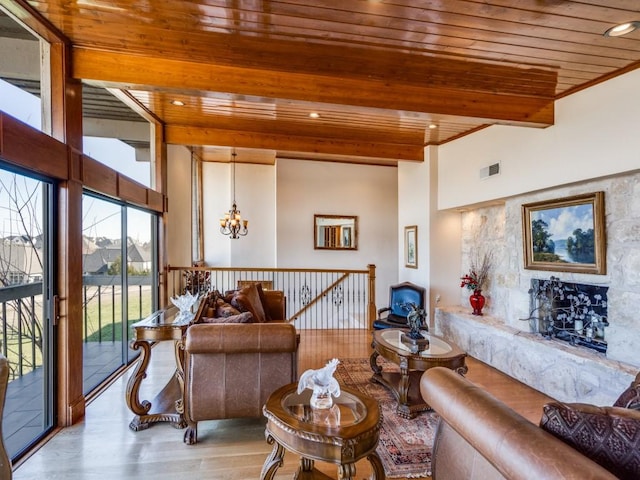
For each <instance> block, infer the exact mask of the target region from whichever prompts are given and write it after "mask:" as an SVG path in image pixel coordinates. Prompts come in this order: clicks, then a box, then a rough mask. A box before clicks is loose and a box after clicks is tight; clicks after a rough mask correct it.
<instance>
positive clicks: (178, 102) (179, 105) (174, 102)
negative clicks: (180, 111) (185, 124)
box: [171, 100, 184, 107]
mask: <svg viewBox="0 0 640 480" xmlns="http://www.w3.org/2000/svg"><path fill="white" fill-rule="evenodd" d="M171 103H172V104H173V105H175V106H176V107H184V102H183V101H182V100H171Z"/></svg>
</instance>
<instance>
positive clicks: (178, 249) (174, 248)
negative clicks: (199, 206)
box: [167, 145, 192, 267]
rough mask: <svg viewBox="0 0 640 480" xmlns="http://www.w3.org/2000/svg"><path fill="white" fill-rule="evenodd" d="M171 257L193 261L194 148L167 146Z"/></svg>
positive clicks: (173, 260) (171, 259)
mask: <svg viewBox="0 0 640 480" xmlns="http://www.w3.org/2000/svg"><path fill="white" fill-rule="evenodd" d="M167 197H168V198H169V209H168V212H167V224H168V228H167V260H168V262H169V265H173V266H180V267H183V266H189V265H191V260H192V256H191V152H189V150H188V149H187V148H185V147H182V146H177V145H168V146H167Z"/></svg>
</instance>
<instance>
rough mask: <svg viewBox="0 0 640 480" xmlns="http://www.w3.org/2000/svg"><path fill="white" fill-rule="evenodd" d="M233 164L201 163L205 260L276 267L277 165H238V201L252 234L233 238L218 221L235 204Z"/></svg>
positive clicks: (211, 264)
mask: <svg viewBox="0 0 640 480" xmlns="http://www.w3.org/2000/svg"><path fill="white" fill-rule="evenodd" d="M232 183H233V182H232V168H231V165H230V164H225V163H214V162H205V163H204V164H203V166H202V185H203V195H202V197H203V198H202V202H203V226H202V228H203V232H204V260H205V263H206V264H207V265H209V266H221V267H227V266H233V267H275V266H276V263H275V242H276V236H275V231H276V230H275V218H276V211H275V168H274V166H273V165H254V164H244V163H238V164H236V204H237V207H238V210H240V214H241V215H242V218H243V219H246V220H249V233H248V234H247V235H246V236H243V237H242V236H241V237H240V238H238V239H231V238H230V237H229V236H228V235H223V234H222V233H220V223H219V220H220V218H221V217H223V216H224V214H225V213H227V212H228V211H229V209H230V208H231V204H232V203H233V187H232Z"/></svg>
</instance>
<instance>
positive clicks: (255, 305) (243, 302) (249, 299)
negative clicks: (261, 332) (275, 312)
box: [231, 283, 266, 323]
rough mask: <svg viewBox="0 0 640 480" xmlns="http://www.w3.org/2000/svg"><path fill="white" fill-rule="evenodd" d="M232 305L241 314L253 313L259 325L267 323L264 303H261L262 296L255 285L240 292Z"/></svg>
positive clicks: (248, 286)
mask: <svg viewBox="0 0 640 480" xmlns="http://www.w3.org/2000/svg"><path fill="white" fill-rule="evenodd" d="M231 305H233V306H234V307H236V308H237V309H238V310H240V311H241V312H251V314H252V315H253V318H254V320H255V321H256V322H258V323H264V322H265V321H266V316H265V313H264V308H262V302H260V294H259V293H258V288H257V287H256V284H255V283H252V284H250V285H247V286H246V287H242V288H241V289H240V290H238V291H237V292H236V293H235V295H234V296H233V299H232V300H231Z"/></svg>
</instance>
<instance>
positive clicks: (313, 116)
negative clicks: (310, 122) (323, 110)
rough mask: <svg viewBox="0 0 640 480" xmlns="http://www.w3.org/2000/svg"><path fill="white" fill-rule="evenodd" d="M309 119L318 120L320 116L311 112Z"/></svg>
mask: <svg viewBox="0 0 640 480" xmlns="http://www.w3.org/2000/svg"><path fill="white" fill-rule="evenodd" d="M309 117H311V118H320V114H319V113H318V112H311V113H310V114H309Z"/></svg>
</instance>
